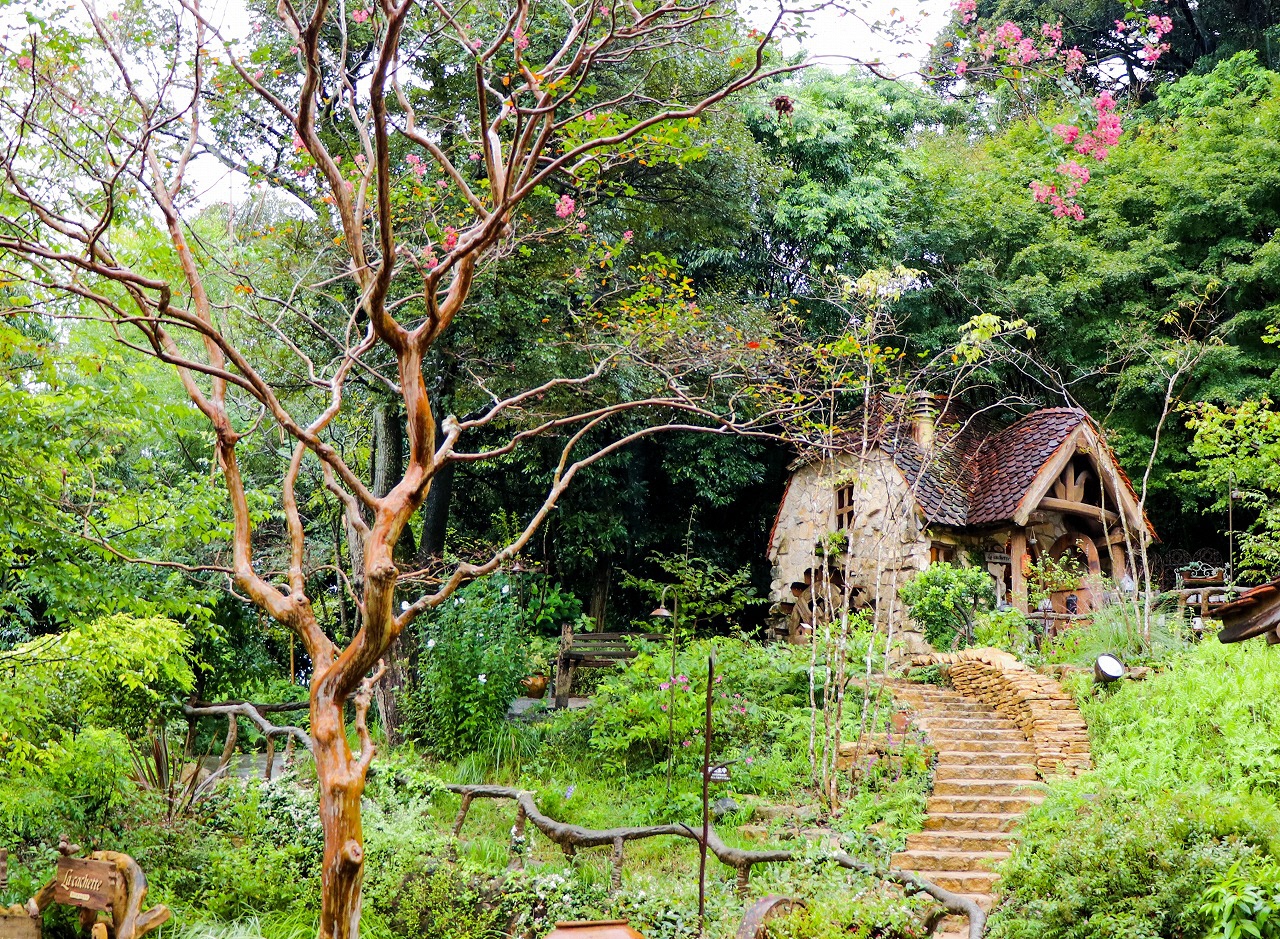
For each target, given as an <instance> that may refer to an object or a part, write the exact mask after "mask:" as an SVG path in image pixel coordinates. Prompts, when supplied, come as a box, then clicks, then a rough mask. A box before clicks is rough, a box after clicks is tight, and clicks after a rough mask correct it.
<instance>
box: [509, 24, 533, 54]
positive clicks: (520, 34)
mask: <svg viewBox="0 0 1280 939" xmlns="http://www.w3.org/2000/svg"><path fill="white" fill-rule="evenodd" d="M511 41H512V42H514V43H515V44H516V48H517V49H522V50H523V49H528V48H529V37H528V36H526V35H525V34H524V30H523V29H521V28H520V27H519V26H517V27H516V30H515V32H514V33H513V34H512V36H511Z"/></svg>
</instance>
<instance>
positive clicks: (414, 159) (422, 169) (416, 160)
mask: <svg viewBox="0 0 1280 939" xmlns="http://www.w3.org/2000/svg"><path fill="white" fill-rule="evenodd" d="M404 161H405V162H406V163H408V164H409V165H410V166H411V167H413V172H414V173H415V174H417V177H418V178H419V179H421V178H422V177H423V176H426V175H427V164H425V163H423V162H422V157H420V156H418V155H417V154H416V153H410V154H409V155H408V156H407V157H405V158H404Z"/></svg>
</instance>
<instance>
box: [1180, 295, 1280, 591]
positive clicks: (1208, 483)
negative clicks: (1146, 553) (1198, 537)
mask: <svg viewBox="0 0 1280 939" xmlns="http://www.w3.org/2000/svg"><path fill="white" fill-rule="evenodd" d="M1278 313H1280V311H1278ZM1187 426H1188V427H1189V428H1191V429H1192V430H1193V431H1194V432H1195V438H1194V439H1193V440H1192V441H1191V455H1192V456H1194V457H1196V458H1197V460H1198V462H1199V466H1198V469H1197V470H1196V471H1195V472H1193V473H1189V474H1188V476H1189V477H1191V478H1192V479H1194V480H1195V481H1196V482H1197V483H1198V484H1199V486H1200V489H1201V491H1202V492H1204V493H1205V495H1206V496H1208V497H1209V498H1210V499H1211V500H1212V506H1213V508H1214V509H1217V510H1218V511H1222V510H1224V509H1226V508H1227V500H1228V498H1229V496H1230V493H1231V491H1235V492H1236V493H1237V496H1236V497H1235V503H1236V511H1237V512H1239V513H1241V516H1245V517H1247V516H1246V515H1245V513H1252V514H1253V515H1254V519H1253V521H1252V523H1251V524H1249V527H1248V530H1247V531H1242V532H1237V533H1236V538H1237V539H1238V540H1237V544H1238V548H1239V555H1238V561H1237V574H1238V576H1239V580H1240V581H1241V582H1242V583H1254V582H1260V581H1267V580H1270V579H1271V578H1273V577H1276V576H1278V575H1280V411H1277V410H1276V409H1275V408H1274V407H1273V405H1272V402H1271V399H1270V398H1268V397H1263V398H1261V399H1259V400H1257V401H1245V402H1242V403H1241V404H1239V405H1238V406H1235V407H1218V406H1217V405H1214V404H1211V403H1208V402H1205V403H1201V404H1200V405H1198V406H1197V407H1196V408H1195V409H1194V411H1193V412H1192V416H1191V418H1190V420H1189V421H1188V422H1187ZM1241 516H1237V517H1241Z"/></svg>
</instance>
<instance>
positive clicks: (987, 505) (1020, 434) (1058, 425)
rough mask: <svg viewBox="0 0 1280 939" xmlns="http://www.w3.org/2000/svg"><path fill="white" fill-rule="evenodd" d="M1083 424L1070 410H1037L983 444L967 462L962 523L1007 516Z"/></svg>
mask: <svg viewBox="0 0 1280 939" xmlns="http://www.w3.org/2000/svg"><path fill="white" fill-rule="evenodd" d="M1084 420H1085V417H1084V415H1083V414H1082V413H1081V412H1079V411H1076V410H1073V409H1072V408H1043V409H1041V410H1039V411H1032V412H1031V413H1030V414H1028V415H1027V416H1026V417H1024V418H1022V419H1021V420H1019V421H1017V422H1015V423H1014V424H1012V425H1010V426H1009V427H1006V428H1005V429H1004V430H1002V431H1000V432H999V433H998V434H995V435H994V436H991V437H988V438H987V439H986V440H984V441H983V442H982V445H981V446H980V447H979V448H978V452H977V454H976V459H975V460H974V461H972V463H971V466H972V469H971V471H970V484H971V487H972V496H971V497H970V509H969V516H968V518H967V519H966V521H967V523H968V524H970V525H985V524H989V523H991V522H1003V521H1005V520H1006V519H1011V518H1013V515H1014V512H1015V511H1016V510H1017V508H1018V503H1019V502H1021V501H1022V497H1023V496H1025V495H1026V494H1027V490H1028V489H1030V488H1031V483H1032V482H1033V481H1034V480H1035V478H1036V474H1037V473H1039V472H1040V468H1041V467H1043V466H1044V464H1045V463H1047V462H1048V461H1049V458H1050V457H1052V456H1053V454H1054V452H1055V451H1056V450H1057V449H1058V447H1060V446H1062V444H1063V442H1064V441H1065V440H1066V439H1067V437H1069V436H1070V435H1071V432H1072V431H1073V430H1075V429H1076V428H1077V427H1079V426H1080V425H1081V424H1082V423H1083V422H1084Z"/></svg>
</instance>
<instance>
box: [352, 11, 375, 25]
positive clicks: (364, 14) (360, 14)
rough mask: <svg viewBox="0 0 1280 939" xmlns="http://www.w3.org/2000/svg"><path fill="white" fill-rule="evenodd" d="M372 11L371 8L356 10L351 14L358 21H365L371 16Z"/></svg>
mask: <svg viewBox="0 0 1280 939" xmlns="http://www.w3.org/2000/svg"><path fill="white" fill-rule="evenodd" d="M370 12H371V11H370V10H356V11H355V12H354V13H352V14H351V18H352V19H353V20H355V21H356V22H357V23H363V22H364V21H365V20H367V19H368V18H369V14H370Z"/></svg>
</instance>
